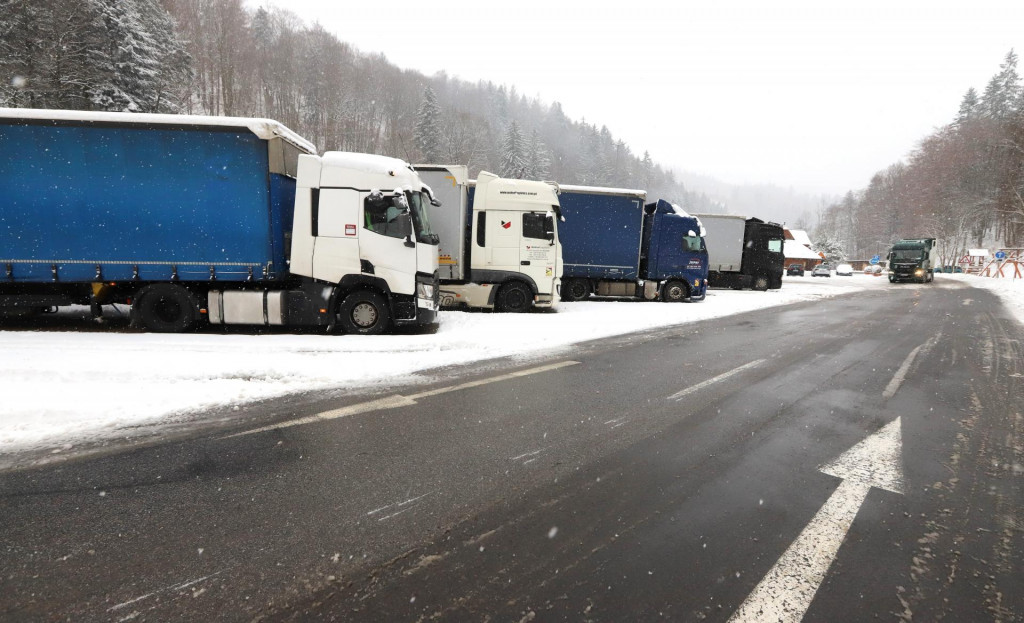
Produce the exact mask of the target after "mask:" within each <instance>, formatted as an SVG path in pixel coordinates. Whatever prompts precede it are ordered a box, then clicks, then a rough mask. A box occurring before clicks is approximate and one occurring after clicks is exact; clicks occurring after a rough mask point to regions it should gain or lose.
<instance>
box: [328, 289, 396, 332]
mask: <svg viewBox="0 0 1024 623" xmlns="http://www.w3.org/2000/svg"><path fill="white" fill-rule="evenodd" d="M337 318H338V325H339V326H341V330H342V331H344V332H345V333H352V334H356V335H379V334H381V333H384V332H385V331H387V330H388V328H389V327H390V326H391V310H390V309H388V302H387V300H385V298H384V297H383V296H381V295H379V294H377V293H376V292H370V291H369V290H358V291H356V292H352V293H351V294H349V295H347V296H346V297H345V298H344V299H342V301H341V304H340V305H338V313H337Z"/></svg>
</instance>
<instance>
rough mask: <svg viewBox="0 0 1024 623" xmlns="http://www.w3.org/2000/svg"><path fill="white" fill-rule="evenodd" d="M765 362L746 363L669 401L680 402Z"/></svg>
mask: <svg viewBox="0 0 1024 623" xmlns="http://www.w3.org/2000/svg"><path fill="white" fill-rule="evenodd" d="M764 362H765V360H764V359H757V360H754V361H751V362H750V363H745V364H743V365H742V366H740V367H738V368H735V369H733V370H729V371H728V372H723V373H722V374H719V375H718V376H716V377H714V378H710V379H708V380H706V381H704V382H703V383H697V384H696V385H694V386H692V387H687V388H686V389H684V390H682V391H679V392H676V393H674V394H672V395H671V396H669V397H668V400H679V399H680V398H682V397H683V396H686V395H689V394H692V393H693V392H695V391H699V390H701V389H704V388H705V387H707V386H708V385H713V384H715V383H717V382H719V381H724V380H725V379H727V378H729V377H730V376H732V375H734V374H739V373H740V372H743V371H744V370H747V369H749V368H753V367H755V366H759V365H761V364H762V363H764Z"/></svg>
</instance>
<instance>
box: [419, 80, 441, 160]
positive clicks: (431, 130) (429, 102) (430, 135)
mask: <svg viewBox="0 0 1024 623" xmlns="http://www.w3.org/2000/svg"><path fill="white" fill-rule="evenodd" d="M416 147H417V148H419V151H420V156H421V157H422V158H423V160H424V161H425V162H440V161H441V159H442V153H443V151H442V138H441V107H440V106H439V105H438V103H437V95H435V94H434V90H433V89H432V88H430V87H429V86H428V87H427V88H426V89H424V91H423V103H421V104H420V109H419V112H418V113H417V115H416Z"/></svg>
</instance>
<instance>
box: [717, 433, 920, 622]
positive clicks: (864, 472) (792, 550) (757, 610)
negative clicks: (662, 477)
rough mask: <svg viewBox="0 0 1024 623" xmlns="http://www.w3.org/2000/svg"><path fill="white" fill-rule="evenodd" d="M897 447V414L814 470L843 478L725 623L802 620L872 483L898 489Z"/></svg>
mask: <svg viewBox="0 0 1024 623" xmlns="http://www.w3.org/2000/svg"><path fill="white" fill-rule="evenodd" d="M901 446H902V440H901V436H900V418H896V419H895V420H894V421H892V422H890V423H889V424H887V425H885V426H884V427H883V428H882V429H881V430H879V431H878V432H877V433H875V434H874V435H872V436H870V437H868V438H867V439H865V440H864V441H862V442H860V443H858V444H857V445H856V446H854V447H852V448H850V449H849V450H847V451H846V452H844V453H843V454H842V455H841V456H840V457H839V458H837V459H836V460H834V461H832V462H831V463H828V464H826V465H823V466H821V467H820V468H819V469H820V470H821V471H822V472H823V473H826V474H828V475H830V476H836V477H838V478H842V479H843V481H842V482H841V483H839V487H838V488H837V489H836V490H835V492H834V493H833V494H832V497H830V498H829V499H828V501H827V502H825V505H824V506H822V507H821V509H820V510H819V511H818V513H817V514H816V515H815V516H814V519H812V520H811V523H810V524H808V525H807V527H806V528H804V530H803V532H801V533H800V536H798V537H797V538H796V540H795V541H793V544H792V545H790V546H789V549H787V550H786V552H785V553H784V554H782V557H781V558H779V560H778V562H776V563H775V566H774V567H772V568H771V570H770V571H769V572H768V574H767V575H766V576H765V577H764V579H763V580H761V583H760V584H758V585H757V587H756V588H754V591H753V592H752V593H750V595H749V596H748V597H747V599H746V600H745V601H744V602H743V603H742V604H741V605H740V607H739V609H738V610H736V612H735V613H734V614H733V615H732V617H731V618H730V619H729V623H745V622H748V621H749V622H751V623H755V622H759V621H772V622H773V623H775V622H779V623H797V622H798V621H800V620H801V619H803V617H804V614H805V613H806V612H807V608H808V607H809V606H810V605H811V600H812V599H814V594H815V593H816V592H817V591H818V587H819V586H821V582H822V580H824V579H825V574H826V573H827V572H828V569H829V567H830V566H831V565H832V561H833V560H834V559H835V557H836V554H837V553H838V552H839V546H840V545H842V543H843V540H844V539H845V538H846V533H847V532H848V531H849V529H850V525H851V524H852V523H853V520H854V518H855V517H856V516H857V511H858V510H860V507H861V504H863V503H864V500H865V499H866V498H867V495H868V491H870V490H871V487H878V488H879V489H885V490H886V491H892V492H893V493H901V494H902V493H903V457H902V453H901V452H902V447H901Z"/></svg>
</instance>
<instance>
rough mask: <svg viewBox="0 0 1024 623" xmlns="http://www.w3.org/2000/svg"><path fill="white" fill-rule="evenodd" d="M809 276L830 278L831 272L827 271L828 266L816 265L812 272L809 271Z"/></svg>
mask: <svg viewBox="0 0 1024 623" xmlns="http://www.w3.org/2000/svg"><path fill="white" fill-rule="evenodd" d="M811 276H812V277H831V276H832V271H831V270H829V269H828V266H825V265H824V264H818V265H817V266H815V267H814V270H812V271H811Z"/></svg>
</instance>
